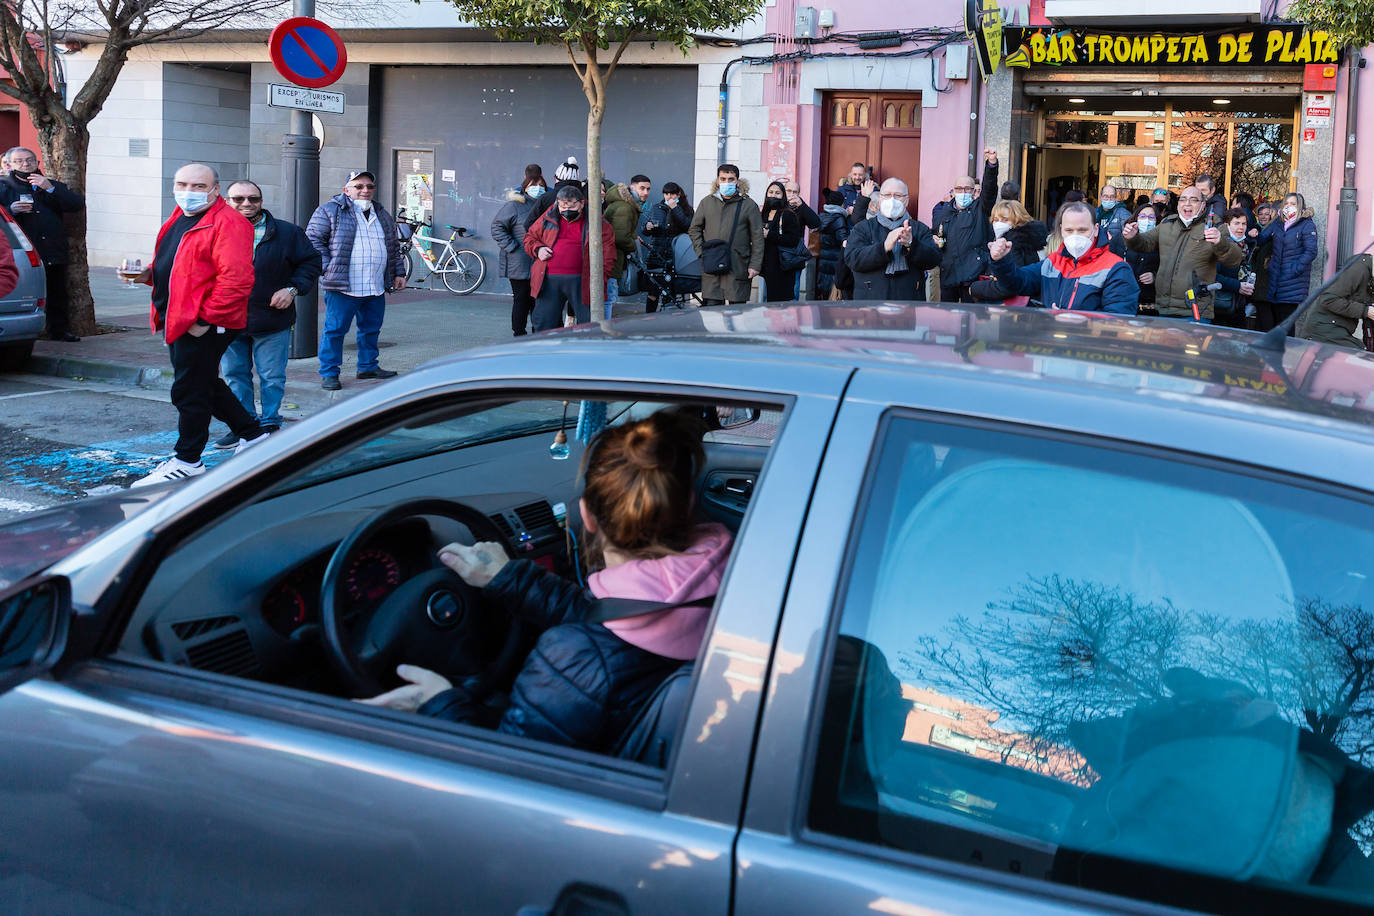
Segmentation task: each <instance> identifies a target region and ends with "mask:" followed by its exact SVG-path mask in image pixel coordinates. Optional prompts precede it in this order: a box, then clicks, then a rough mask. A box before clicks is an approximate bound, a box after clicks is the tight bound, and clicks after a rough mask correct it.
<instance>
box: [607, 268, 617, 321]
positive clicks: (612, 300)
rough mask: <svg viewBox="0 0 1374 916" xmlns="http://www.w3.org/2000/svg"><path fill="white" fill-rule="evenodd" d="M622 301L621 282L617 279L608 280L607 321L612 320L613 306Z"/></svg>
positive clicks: (610, 278)
mask: <svg viewBox="0 0 1374 916" xmlns="http://www.w3.org/2000/svg"><path fill="white" fill-rule="evenodd" d="M619 299H620V281H619V280H617V279H616V278H615V277H607V278H606V320H607V321H610V320H611V306H613V305H615V304H616V302H617V301H618V300H619Z"/></svg>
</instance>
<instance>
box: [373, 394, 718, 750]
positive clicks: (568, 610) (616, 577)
mask: <svg viewBox="0 0 1374 916" xmlns="http://www.w3.org/2000/svg"><path fill="white" fill-rule="evenodd" d="M703 432H704V426H703V425H702V424H701V423H700V421H698V420H696V419H694V418H692V417H691V416H690V415H686V414H683V413H678V412H674V411H660V412H658V413H655V414H653V415H652V416H649V417H646V418H644V419H642V420H637V421H634V422H631V423H627V424H624V425H621V426H615V427H611V428H609V429H606V430H604V431H603V432H602V433H601V434H600V435H599V436H597V438H596V439H595V440H593V442H592V444H591V445H590V446H589V447H588V450H587V458H586V464H585V467H586V471H585V488H584V491H583V494H582V498H581V501H580V504H579V505H580V509H581V515H582V524H583V531H584V534H585V536H586V538H587V541H588V544H587V557H588V565H589V566H590V567H594V568H597V571H596V572H594V573H592V574H591V575H590V576H588V578H587V584H586V586H585V587H584V586H582V585H579V584H578V583H576V582H572V581H569V580H567V579H563V578H562V577H560V576H557V575H555V574H553V573H551V572H548V571H546V570H545V569H543V568H542V567H540V566H539V565H537V564H536V563H534V562H533V561H532V560H524V559H515V560H513V559H511V558H510V557H508V556H507V555H506V552H505V550H504V549H503V548H502V547H501V545H499V544H496V543H493V542H481V543H477V544H474V545H472V546H471V547H468V546H466V545H463V544H458V543H453V544H448V545H447V546H445V547H443V548H442V549H441V550H440V552H439V559H440V561H441V562H442V563H443V564H444V565H445V566H448V567H449V568H450V569H452V570H453V571H454V572H455V573H457V574H458V575H459V576H460V577H461V578H462V579H463V580H464V581H465V582H467V583H468V584H469V585H472V586H474V587H477V588H481V589H482V591H483V594H484V596H485V597H487V598H489V599H490V600H491V601H492V602H493V603H497V604H500V605H501V606H502V607H504V608H505V609H506V610H507V611H508V612H510V613H512V614H514V615H516V616H517V617H518V618H520V619H521V620H522V621H524V622H526V623H527V624H529V625H531V626H532V627H534V628H535V629H536V630H538V631H540V636H539V639H538V642H537V643H536V644H535V646H534V648H533V650H532V651H531V652H530V653H529V655H528V656H527V657H526V659H525V663H524V667H523V668H522V669H521V671H520V673H519V675H518V676H517V677H516V678H515V682H514V685H513V686H512V688H511V691H510V698H509V703H508V704H507V705H506V707H505V709H504V710H503V711H493V710H492V708H491V707H490V706H489V705H487V704H484V703H482V702H480V701H479V700H477V699H476V698H474V697H473V696H472V695H471V694H469V693H468V691H467V690H465V689H464V688H463V687H461V686H457V687H455V686H454V685H453V684H451V683H450V682H449V681H448V679H447V678H445V677H443V676H442V675H440V674H437V673H435V672H433V671H428V670H426V669H424V668H420V667H417V666H414V665H401V666H399V667H398V668H397V669H396V671H397V674H398V675H400V677H401V678H402V679H403V680H405V681H408V682H409V683H408V684H407V685H405V686H402V687H399V688H397V689H395V690H392V691H390V692H388V693H384V694H381V695H380V696H376V697H373V698H371V699H369V700H363V701H362V702H365V703H370V704H373V705H377V706H386V707H388V708H391V709H397V710H401V711H418V712H419V713H420V714H422V715H428V716H435V717H438V718H443V719H448V720H451V721H456V722H468V723H472V724H477V725H487V726H490V725H493V724H495V726H496V728H497V730H498V731H501V732H505V733H508V734H515V735H523V736H525V737H529V738H535V739H538V740H542V741H550V742H553V743H556V744H562V745H569V746H573V747H577V748H581V749H583V750H590V751H598V752H609V751H611V750H613V749H614V747H615V744H616V742H617V741H618V739H619V738H620V736H621V734H622V733H623V732H624V731H625V729H626V728H627V726H628V725H629V724H630V722H631V721H632V719H633V718H634V715H635V713H636V712H637V711H638V709H639V707H640V706H641V705H642V704H643V703H644V702H645V701H646V700H647V699H648V698H649V696H650V695H651V694H652V693H653V691H654V690H655V688H657V687H658V685H659V684H660V683H662V681H663V680H664V679H665V678H666V677H667V676H668V675H669V674H671V673H672V672H673V671H674V670H675V669H677V668H678V667H680V666H681V665H682V664H683V663H684V662H687V661H690V660H692V659H694V658H696V655H697V650H698V649H699V648H700V646H701V642H702V639H703V637H704V636H705V633H706V625H707V621H708V619H709V617H710V614H711V601H710V599H711V598H712V597H713V596H714V595H715V594H716V591H717V590H718V589H719V587H720V582H721V578H722V576H723V574H724V571H725V564H726V561H727V560H728V559H729V556H730V547H731V541H732V536H731V534H730V531H729V530H728V529H727V528H725V527H724V526H723V525H719V524H714V523H711V524H703V525H696V524H694V523H693V521H692V512H693V509H694V505H695V498H694V494H693V480H694V471H695V469H696V468H697V467H699V465H700V463H701V461H702V457H703V453H702V446H701V437H702V433H703ZM611 598H614V599H630V600H637V601H643V602H653V603H656V604H659V605H663V606H662V607H653V606H652V605H651V609H650V610H648V611H647V612H645V613H641V614H637V615H635V616H630V617H623V618H621V619H610V620H606V621H605V622H604V623H593V622H589V620H588V618H589V617H590V616H591V615H592V612H593V611H594V610H595V609H596V607H597V601H598V600H599V599H611ZM498 712H499V720H498V721H495V722H493V721H491V720H492V719H494V718H495V717H496V715H497V714H498Z"/></svg>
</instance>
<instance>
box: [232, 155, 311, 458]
mask: <svg viewBox="0 0 1374 916" xmlns="http://www.w3.org/2000/svg"><path fill="white" fill-rule="evenodd" d="M225 197H227V198H228V199H229V205H230V206H231V207H233V208H234V209H235V210H237V211H239V213H241V214H242V215H243V217H244V218H245V219H247V220H248V222H250V223H252V224H253V292H252V295H251V296H249V298H248V326H247V327H245V328H244V329H243V333H242V334H240V335H239V336H238V337H236V338H234V341H233V342H232V343H230V344H229V349H228V350H226V351H225V352H224V357H223V358H222V359H221V360H220V371H221V372H222V373H223V374H224V380H225V382H227V383H228V385H229V390H230V391H232V392H233V393H234V397H236V398H238V399H239V402H240V403H241V404H243V407H244V409H245V410H247V411H248V412H249V413H250V414H252V415H254V416H256V417H257V418H258V423H259V425H260V426H261V427H262V430H263V432H269V433H270V432H275V431H276V430H278V429H281V423H282V420H281V402H282V397H283V396H284V395H285V393H286V360H287V357H288V356H289V355H290V352H291V327H292V325H294V324H295V323H296V297H297V296H304V295H306V294H308V293H309V292H310V291H311V290H312V289H314V288H315V282H316V281H317V280H319V278H320V269H321V264H322V261H321V258H320V253H319V252H318V251H316V250H315V246H314V245H312V244H311V243H310V239H308V238H306V235H305V231H304V230H303V229H301V228H300V227H299V226H297V225H295V224H294V223H288V222H286V221H285V220H280V219H277V218H276V217H274V216H273V215H272V214H271V213H269V212H267V211H266V210H264V209H263V208H262V188H260V187H258V186H257V185H256V184H254V183H253V182H251V181H236V182H234V183H233V184H231V185H230V186H229V191H228V193H227V194H225ZM254 368H256V369H257V372H258V382H259V385H260V387H261V395H260V399H261V401H262V411H261V412H260V413H259V412H257V411H255V410H254V409H253V408H254V405H253V370H254ZM237 445H238V437H237V436H235V435H234V434H233V432H232V431H231V432H230V433H229V434H228V435H226V436H225V437H224V438H222V439H219V440H217V441H216V442H215V448H234V447H235V446H237Z"/></svg>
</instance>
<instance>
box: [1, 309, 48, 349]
mask: <svg viewBox="0 0 1374 916" xmlns="http://www.w3.org/2000/svg"><path fill="white" fill-rule="evenodd" d="M42 330H43V310H42V309H38V310H37V311H34V312H22V313H20V314H8V315H5V314H0V346H3V345H4V344H7V343H23V342H24V341H26V340H37V339H38V332H39V331H42Z"/></svg>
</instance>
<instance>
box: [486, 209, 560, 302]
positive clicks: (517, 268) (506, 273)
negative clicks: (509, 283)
mask: <svg viewBox="0 0 1374 916" xmlns="http://www.w3.org/2000/svg"><path fill="white" fill-rule="evenodd" d="M550 193H551V192H549V191H545V192H544V193H543V194H541V195H539V196H538V197H530V196H529V195H528V194H525V193H524V192H523V191H520V190H519V189H512V190H509V191H507V192H506V202H505V203H504V204H502V205H501V209H500V210H497V211H496V217H495V218H494V219H493V220H492V221H491V240H492V241H493V242H495V243H496V247H498V248H500V249H501V254H500V257H499V260H498V262H497V264H498V266H499V268H500V274H501V276H503V277H505V278H507V279H508V280H528V279H529V278H530V267H531V266H532V264H533V261H532V260H531V258H530V256H529V253H528V252H526V251H525V233H526V232H529V230H530V224H531V223H533V222H534V221H535V220H536V219H538V217H539V214H540V213H542V212H543V211H542V210H541V207H544V206H548V200H549V199H550Z"/></svg>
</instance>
